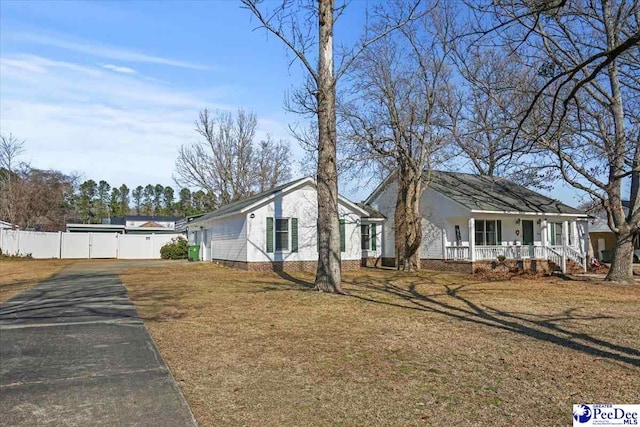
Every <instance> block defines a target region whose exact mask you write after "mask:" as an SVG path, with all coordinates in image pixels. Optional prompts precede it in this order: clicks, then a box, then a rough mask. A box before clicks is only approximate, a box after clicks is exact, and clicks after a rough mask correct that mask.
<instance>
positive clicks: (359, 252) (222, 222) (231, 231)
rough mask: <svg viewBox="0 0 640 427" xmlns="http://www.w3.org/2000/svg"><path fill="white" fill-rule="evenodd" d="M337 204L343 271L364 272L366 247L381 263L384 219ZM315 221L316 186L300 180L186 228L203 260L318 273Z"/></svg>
mask: <svg viewBox="0 0 640 427" xmlns="http://www.w3.org/2000/svg"><path fill="white" fill-rule="evenodd" d="M338 200H339V202H338V212H339V221H340V246H341V259H342V268H343V269H344V270H351V269H357V268H360V266H361V264H362V263H363V260H362V257H363V249H362V248H363V247H366V249H365V251H366V252H364V254H365V256H366V257H367V258H372V259H379V258H380V254H381V245H380V234H381V228H382V222H383V221H384V218H382V217H381V216H380V217H378V215H379V214H377V213H375V212H373V211H371V212H372V213H373V215H372V214H370V212H368V211H367V210H366V209H364V208H363V207H360V206H358V205H356V204H355V203H353V202H351V201H349V200H347V199H346V198H344V197H341V196H339V198H338ZM317 218H318V208H317V193H316V183H315V181H314V180H313V179H312V178H302V179H298V180H296V181H293V182H289V183H287V184H284V185H281V186H278V187H276V188H273V189H271V190H268V191H265V192H262V193H260V194H256V195H254V196H251V197H249V198H246V199H243V200H240V201H237V202H234V203H231V204H229V205H226V206H224V207H222V208H220V209H217V210H215V211H213V212H211V213H208V214H206V215H203V216H201V217H199V218H196V219H194V220H193V221H191V222H190V223H188V225H187V230H188V237H189V243H190V244H195V245H200V257H201V259H202V260H205V261H214V262H218V263H221V264H224V265H227V266H233V267H237V268H242V269H246V270H290V271H299V270H307V271H315V270H316V267H317V260H318V246H317V242H318V240H317ZM363 236H364V237H365V239H366V243H367V244H365V243H363V239H362V237H363Z"/></svg>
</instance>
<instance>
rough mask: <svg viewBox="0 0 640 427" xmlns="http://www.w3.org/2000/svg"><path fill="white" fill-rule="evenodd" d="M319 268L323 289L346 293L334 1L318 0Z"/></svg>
mask: <svg viewBox="0 0 640 427" xmlns="http://www.w3.org/2000/svg"><path fill="white" fill-rule="evenodd" d="M318 6H319V11H318V19H319V22H318V28H319V32H320V34H319V49H320V52H319V64H318V82H317V83H318V84H317V86H318V93H317V97H318V174H317V183H318V243H319V247H318V269H317V271H316V280H315V287H316V289H317V290H319V291H323V292H332V293H343V291H342V288H341V281H342V277H341V271H340V223H339V219H338V171H337V167H336V84H335V83H336V82H335V76H334V73H333V0H318Z"/></svg>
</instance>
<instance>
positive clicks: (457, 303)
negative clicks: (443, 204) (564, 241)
mask: <svg viewBox="0 0 640 427" xmlns="http://www.w3.org/2000/svg"><path fill="white" fill-rule="evenodd" d="M424 283H425V282H424V281H422V280H418V281H413V282H410V283H408V286H407V287H406V288H405V287H400V286H397V285H394V284H393V283H391V281H389V280H384V281H382V283H381V284H380V285H374V284H368V285H357V286H359V287H360V288H362V291H365V292H366V295H363V294H360V292H358V291H357V290H355V291H354V292H352V293H351V295H350V296H351V297H352V298H356V299H359V300H361V301H366V302H369V303H374V304H383V305H388V306H392V307H398V308H402V309H408V310H418V311H424V312H429V313H434V314H438V315H442V316H446V317H448V318H452V319H455V320H458V321H461V322H470V323H474V324H478V325H482V326H486V327H489V328H493V329H499V330H503V331H507V332H512V333H515V334H518V335H523V336H526V337H530V338H534V339H537V340H540V341H545V342H550V343H553V344H556V345H559V346H561V347H565V348H569V349H572V350H575V351H579V352H581V353H585V354H588V355H590V356H595V357H600V358H603V359H608V360H614V361H617V362H622V363H626V364H629V365H632V366H635V367H640V350H638V349H635V348H631V347H627V346H623V345H618V344H615V343H612V342H608V341H605V340H602V339H600V338H596V337H593V336H591V335H589V334H586V333H583V332H578V331H574V330H571V329H570V328H568V327H565V326H560V325H559V323H560V322H565V321H571V320H579V321H595V320H603V319H615V317H613V316H582V315H578V314H577V313H576V310H577V309H576V308H567V309H566V310H563V311H562V312H560V313H553V314H545V315H541V314H533V313H517V312H510V311H506V310H502V309H498V308H495V307H491V306H489V305H484V304H479V303H476V302H474V301H473V300H472V298H470V297H469V296H464V295H463V294H462V293H463V291H468V290H469V289H468V288H469V287H470V286H472V285H473V283H472V284H458V285H453V284H445V285H442V286H444V291H443V292H442V293H438V294H433V295H425V294H423V293H421V292H419V291H418V285H423V284H424ZM471 290H473V289H471ZM375 294H378V295H379V296H380V298H377V297H376V296H375Z"/></svg>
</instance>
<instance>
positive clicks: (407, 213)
mask: <svg viewBox="0 0 640 427" xmlns="http://www.w3.org/2000/svg"><path fill="white" fill-rule="evenodd" d="M421 194H422V173H421V171H415V170H413V168H411V167H410V166H408V165H405V164H400V165H399V167H398V196H397V201H396V210H395V235H396V238H395V240H396V242H395V243H396V266H397V268H398V270H404V271H416V270H419V269H420V243H421V242H422V217H421V215H420V196H421Z"/></svg>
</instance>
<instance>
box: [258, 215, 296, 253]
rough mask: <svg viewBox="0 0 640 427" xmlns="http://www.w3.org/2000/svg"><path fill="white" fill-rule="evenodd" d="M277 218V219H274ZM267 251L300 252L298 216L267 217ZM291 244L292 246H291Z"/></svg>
mask: <svg viewBox="0 0 640 427" xmlns="http://www.w3.org/2000/svg"><path fill="white" fill-rule="evenodd" d="M274 219H275V221H274ZM266 231H267V242H266V243H267V245H266V246H267V247H266V249H267V253H273V252H274V249H275V250H276V251H278V252H280V251H288V250H289V248H291V252H298V218H273V217H268V218H267V224H266ZM289 244H291V246H289Z"/></svg>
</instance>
